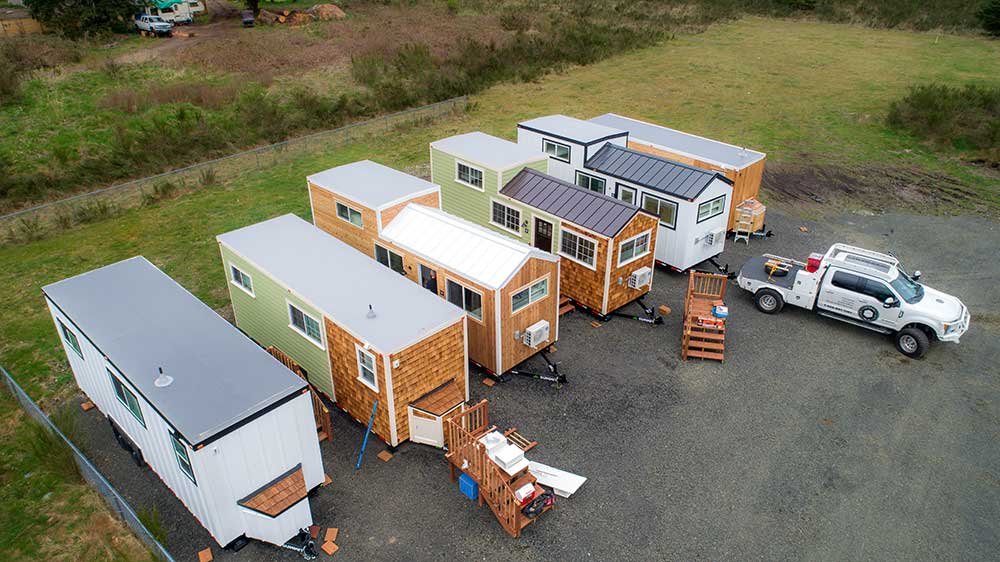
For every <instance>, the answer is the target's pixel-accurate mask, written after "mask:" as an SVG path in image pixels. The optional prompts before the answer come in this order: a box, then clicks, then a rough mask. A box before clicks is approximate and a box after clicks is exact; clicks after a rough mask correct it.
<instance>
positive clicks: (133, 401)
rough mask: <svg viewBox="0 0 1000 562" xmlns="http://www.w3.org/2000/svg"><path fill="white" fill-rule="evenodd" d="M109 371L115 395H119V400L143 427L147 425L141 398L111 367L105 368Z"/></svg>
mask: <svg viewBox="0 0 1000 562" xmlns="http://www.w3.org/2000/svg"><path fill="white" fill-rule="evenodd" d="M105 370H106V371H107V372H108V377H109V378H110V379H111V386H112V387H113V388H114V390H115V396H117V397H118V401H119V402H121V403H122V404H123V405H124V406H125V407H126V408H128V411H129V412H132V415H133V416H134V417H135V419H136V420H138V422H139V423H140V424H142V427H143V428H145V427H146V420H145V419H144V418H143V417H142V408H141V407H140V406H139V399H138V398H136V397H135V394H134V393H133V392H132V391H131V390H129V389H128V388H127V387H126V386H125V383H123V382H122V381H120V380H118V377H116V376H115V374H114V373H112V372H111V369H105Z"/></svg>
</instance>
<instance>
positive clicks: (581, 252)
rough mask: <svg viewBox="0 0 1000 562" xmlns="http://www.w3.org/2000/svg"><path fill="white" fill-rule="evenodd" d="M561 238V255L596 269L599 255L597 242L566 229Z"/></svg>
mask: <svg viewBox="0 0 1000 562" xmlns="http://www.w3.org/2000/svg"><path fill="white" fill-rule="evenodd" d="M561 238H562V239H561V240H560V241H559V253H560V254H562V255H564V256H566V257H568V258H570V259H572V260H573V261H576V262H580V263H582V264H584V265H586V266H587V267H590V268H593V267H594V258H595V255H596V254H597V243H596V242H594V241H593V240H591V239H589V238H584V237H583V236H580V235H578V234H574V233H573V232H570V231H569V230H566V229H563V231H562V234H561Z"/></svg>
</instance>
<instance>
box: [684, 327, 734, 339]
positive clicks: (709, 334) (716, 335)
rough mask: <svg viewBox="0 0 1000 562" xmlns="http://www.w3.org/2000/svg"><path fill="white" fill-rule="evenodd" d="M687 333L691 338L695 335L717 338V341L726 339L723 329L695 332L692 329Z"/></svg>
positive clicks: (703, 337) (697, 336) (702, 337)
mask: <svg viewBox="0 0 1000 562" xmlns="http://www.w3.org/2000/svg"><path fill="white" fill-rule="evenodd" d="M688 335H689V336H691V337H693V338H694V337H696V338H701V339H703V340H718V341H725V340H726V333H725V331H724V330H723V331H719V332H697V331H695V330H693V329H692V330H691V331H690V332H688Z"/></svg>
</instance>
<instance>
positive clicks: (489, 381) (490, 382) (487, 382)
mask: <svg viewBox="0 0 1000 562" xmlns="http://www.w3.org/2000/svg"><path fill="white" fill-rule="evenodd" d="M496 383H497V381H495V380H493V379H491V378H490V377H486V378H485V379H483V384H485V385H486V386H493V385H495V384H496Z"/></svg>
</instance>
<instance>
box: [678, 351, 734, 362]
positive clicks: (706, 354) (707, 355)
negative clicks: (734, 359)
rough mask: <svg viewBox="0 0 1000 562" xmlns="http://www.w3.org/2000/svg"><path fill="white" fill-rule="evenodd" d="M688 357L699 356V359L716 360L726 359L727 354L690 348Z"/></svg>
mask: <svg viewBox="0 0 1000 562" xmlns="http://www.w3.org/2000/svg"><path fill="white" fill-rule="evenodd" d="M687 356H688V357H697V358H699V359H714V360H716V361H722V360H724V359H725V357H726V356H725V355H724V354H722V353H715V352H712V351H701V350H699V349H688V350H687Z"/></svg>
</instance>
